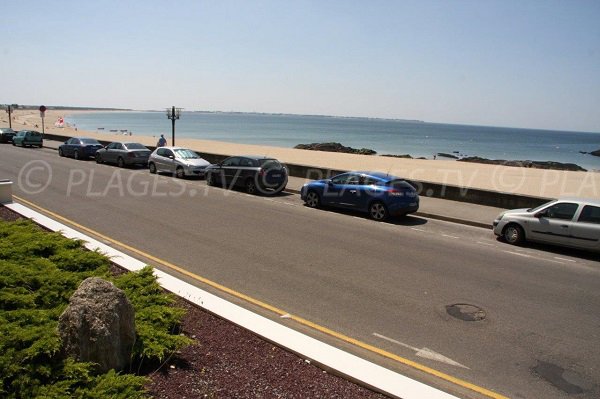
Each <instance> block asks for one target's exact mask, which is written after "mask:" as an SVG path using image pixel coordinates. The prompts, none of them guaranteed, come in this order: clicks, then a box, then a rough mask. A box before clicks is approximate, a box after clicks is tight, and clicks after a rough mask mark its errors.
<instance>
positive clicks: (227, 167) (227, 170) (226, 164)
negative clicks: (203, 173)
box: [221, 157, 240, 186]
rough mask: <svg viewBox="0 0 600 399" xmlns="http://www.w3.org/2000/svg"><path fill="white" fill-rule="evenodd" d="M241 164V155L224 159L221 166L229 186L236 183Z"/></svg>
mask: <svg viewBox="0 0 600 399" xmlns="http://www.w3.org/2000/svg"><path fill="white" fill-rule="evenodd" d="M239 165H240V157H230V158H227V159H226V160H224V161H223V164H222V165H221V167H222V169H223V177H224V179H225V184H227V185H229V186H233V185H235V183H236V182H235V181H236V178H237V173H239V171H238V167H239Z"/></svg>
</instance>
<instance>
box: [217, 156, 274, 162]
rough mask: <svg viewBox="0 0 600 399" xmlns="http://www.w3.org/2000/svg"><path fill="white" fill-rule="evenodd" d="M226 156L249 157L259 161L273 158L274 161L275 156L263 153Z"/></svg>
mask: <svg viewBox="0 0 600 399" xmlns="http://www.w3.org/2000/svg"><path fill="white" fill-rule="evenodd" d="M227 158H249V159H254V160H256V161H259V160H261V159H273V160H275V161H276V159H275V158H273V157H267V156H264V155H232V156H230V157H227Z"/></svg>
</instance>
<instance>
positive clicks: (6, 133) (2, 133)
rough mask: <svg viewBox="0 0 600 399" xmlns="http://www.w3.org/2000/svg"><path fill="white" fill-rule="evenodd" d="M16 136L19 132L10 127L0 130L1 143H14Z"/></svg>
mask: <svg viewBox="0 0 600 399" xmlns="http://www.w3.org/2000/svg"><path fill="white" fill-rule="evenodd" d="M15 134H17V132H15V131H14V130H12V129H11V128H9V127H3V128H0V143H12V139H13V137H15Z"/></svg>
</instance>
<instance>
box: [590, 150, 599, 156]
mask: <svg viewBox="0 0 600 399" xmlns="http://www.w3.org/2000/svg"><path fill="white" fill-rule="evenodd" d="M590 154H592V155H594V156H597V157H600V150H596V151H592V152H590Z"/></svg>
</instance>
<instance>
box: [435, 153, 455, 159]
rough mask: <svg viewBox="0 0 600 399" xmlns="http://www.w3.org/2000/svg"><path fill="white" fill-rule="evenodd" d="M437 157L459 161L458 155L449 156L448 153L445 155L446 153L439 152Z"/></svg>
mask: <svg viewBox="0 0 600 399" xmlns="http://www.w3.org/2000/svg"><path fill="white" fill-rule="evenodd" d="M437 156H438V157H444V158H451V159H458V157H457V156H456V155H452V154H448V153H445V152H438V153H437Z"/></svg>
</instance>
